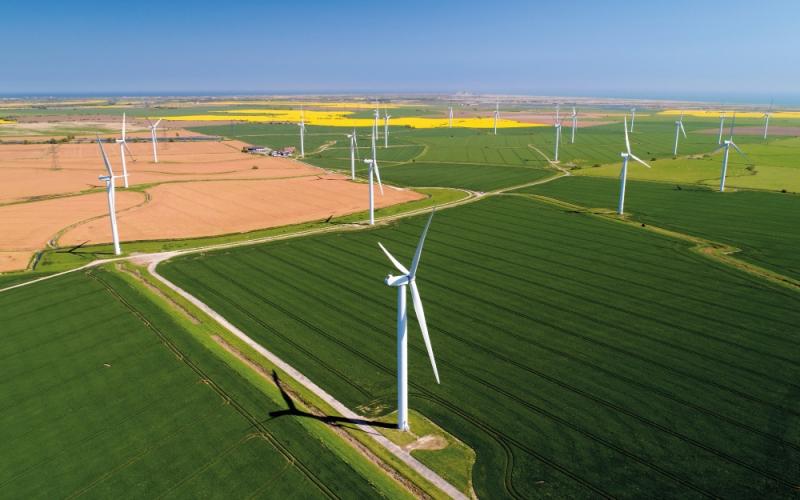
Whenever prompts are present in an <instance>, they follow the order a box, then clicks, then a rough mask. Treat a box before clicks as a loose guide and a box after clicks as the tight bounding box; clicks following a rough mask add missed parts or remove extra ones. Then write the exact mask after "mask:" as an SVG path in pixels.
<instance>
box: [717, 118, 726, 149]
mask: <svg viewBox="0 0 800 500" xmlns="http://www.w3.org/2000/svg"><path fill="white" fill-rule="evenodd" d="M724 124H725V112H724V111H720V112H719V139H718V140H717V144H722V127H723V125H724Z"/></svg>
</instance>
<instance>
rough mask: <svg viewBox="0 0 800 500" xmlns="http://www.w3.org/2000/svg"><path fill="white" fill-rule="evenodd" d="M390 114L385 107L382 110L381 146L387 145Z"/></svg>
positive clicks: (385, 146)
mask: <svg viewBox="0 0 800 500" xmlns="http://www.w3.org/2000/svg"><path fill="white" fill-rule="evenodd" d="M391 117H392V115H390V114H389V113H388V112H387V111H386V110H385V109H384V110H383V147H384V148H388V147H389V118H391Z"/></svg>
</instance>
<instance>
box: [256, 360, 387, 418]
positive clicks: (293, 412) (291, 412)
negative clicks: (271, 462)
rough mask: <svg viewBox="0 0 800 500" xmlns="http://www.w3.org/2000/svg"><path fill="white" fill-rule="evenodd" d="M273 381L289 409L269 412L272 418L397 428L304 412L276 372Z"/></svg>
mask: <svg viewBox="0 0 800 500" xmlns="http://www.w3.org/2000/svg"><path fill="white" fill-rule="evenodd" d="M272 380H273V382H275V385H276V386H277V387H278V390H279V391H281V396H282V397H283V400H284V401H285V402H286V406H287V408H286V409H285V410H278V411H271V412H269V416H270V418H271V419H272V418H279V417H286V416H292V417H303V418H313V419H314V420H319V421H320V422H325V423H326V424H330V425H335V426H340V425H346V424H350V425H369V426H371V427H382V428H386V429H394V428H396V426H395V425H394V424H389V423H386V422H379V421H376V420H364V419H360V418H345V417H335V416H330V415H315V414H313V413H309V412H307V411H302V410H299V409H298V408H297V406H296V405H295V404H294V400H293V399H292V397H291V396H290V395H289V393H287V392H286V391H285V390H284V389H283V385H282V383H281V380H280V378H279V377H278V374H277V373H275V370H272Z"/></svg>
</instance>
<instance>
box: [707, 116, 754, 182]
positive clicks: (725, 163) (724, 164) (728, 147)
mask: <svg viewBox="0 0 800 500" xmlns="http://www.w3.org/2000/svg"><path fill="white" fill-rule="evenodd" d="M735 125H736V113H735V112H734V113H733V121H731V135H730V138H729V139H727V140H725V141H723V143H722V145H721V146H720V147H718V148H717V149H715V150H714V152H715V153H716V152H717V151H719V150H720V149H724V150H725V152H724V153H723V154H722V172H721V173H720V176H719V177H720V178H719V192H720V193H722V192H724V191H725V179H726V178H727V176H728V156H729V154H730V151H731V146H733V149H735V150H736V152H737V153H739V154H740V155H742V158H744V159H745V160H747V159H748V158H747V155H746V154H744V153H743V152H742V150H741V149H739V146H737V145H736V143H735V142H733V128H734V126H735Z"/></svg>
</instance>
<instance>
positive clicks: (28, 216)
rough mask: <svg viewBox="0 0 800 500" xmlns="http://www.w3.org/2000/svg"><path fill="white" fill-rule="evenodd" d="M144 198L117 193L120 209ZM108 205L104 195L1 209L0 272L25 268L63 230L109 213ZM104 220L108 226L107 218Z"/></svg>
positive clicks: (127, 207)
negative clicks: (79, 222)
mask: <svg viewBox="0 0 800 500" xmlns="http://www.w3.org/2000/svg"><path fill="white" fill-rule="evenodd" d="M145 198H146V197H145V195H144V194H143V193H136V192H130V191H128V192H118V193H117V209H118V211H120V212H121V211H123V210H126V209H129V208H131V207H133V206H135V205H138V204H141V203H143V202H144V201H145ZM107 203H108V202H107V198H106V194H105V193H93V194H89V195H83V196H72V197H68V198H59V199H56V200H45V201H38V202H35V203H24V204H19V205H9V206H5V207H0V224H2V230H0V272H6V271H14V270H19V269H24V268H25V266H26V265H27V264H28V261H29V260H30V258H31V256H32V255H33V254H34V253H35V252H36V251H37V250H40V249H42V248H44V246H45V245H47V243H48V241H50V239H52V238H53V237H55V236H56V235H57V233H58V232H59V231H61V230H62V229H64V228H66V227H67V226H69V225H71V224H74V223H76V222H78V221H82V220H86V219H89V218H92V217H97V216H101V215H103V214H107V213H108V204H107ZM102 220H104V221H105V222H106V224H108V217H107V216H106V217H105V218H104V219H102ZM109 232H110V230H109ZM120 233H121V234H122V231H120Z"/></svg>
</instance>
